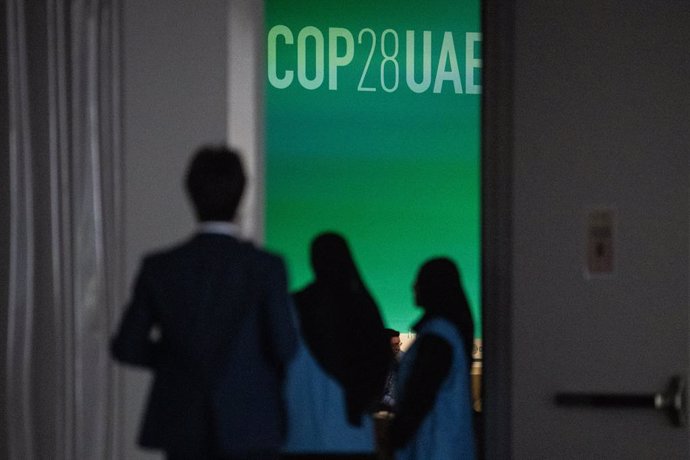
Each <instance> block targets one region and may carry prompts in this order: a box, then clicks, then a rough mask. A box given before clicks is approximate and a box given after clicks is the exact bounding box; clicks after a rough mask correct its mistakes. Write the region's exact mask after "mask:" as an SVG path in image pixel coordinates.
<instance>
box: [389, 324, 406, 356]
mask: <svg viewBox="0 0 690 460" xmlns="http://www.w3.org/2000/svg"><path fill="white" fill-rule="evenodd" d="M386 334H388V338H389V339H390V341H391V350H393V353H394V354H398V353H400V345H402V342H401V341H400V331H396V330H395V329H389V328H386Z"/></svg>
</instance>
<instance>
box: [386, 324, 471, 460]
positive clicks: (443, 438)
mask: <svg viewBox="0 0 690 460" xmlns="http://www.w3.org/2000/svg"><path fill="white" fill-rule="evenodd" d="M427 335H434V336H437V337H439V338H441V339H443V340H444V341H446V342H447V343H448V344H449V345H450V346H451V348H452V350H453V356H452V361H451V368H450V372H449V374H448V376H447V377H446V379H445V380H444V381H443V383H442V385H441V387H440V389H439V392H438V394H437V395H436V399H435V402H434V406H433V408H432V410H431V412H430V413H429V414H427V416H426V418H425V419H424V421H423V422H422V424H421V426H420V427H419V429H418V431H417V433H416V434H415V436H414V437H413V438H412V439H411V440H410V441H409V442H408V443H407V444H406V445H405V446H403V448H402V449H400V450H398V451H396V453H395V458H396V460H448V459H454V460H464V459H474V458H475V445H474V434H473V430H472V408H471V407H470V375H469V372H468V366H467V353H466V352H465V346H464V344H463V340H462V338H461V337H460V334H459V333H458V331H457V329H456V327H455V326H454V325H453V324H452V323H450V322H449V321H447V320H445V319H442V318H439V317H436V318H433V319H430V320H429V321H426V322H424V323H423V324H422V325H421V326H420V328H419V329H418V330H417V338H416V340H415V343H413V344H412V346H411V347H410V349H409V350H408V351H407V353H405V356H404V358H403V360H402V362H401V363H400V370H399V373H398V382H399V383H398V384H399V386H398V388H399V393H400V395H401V396H402V397H404V394H405V381H406V379H407V378H408V376H409V374H410V372H411V370H412V368H413V366H414V364H415V358H416V353H417V347H416V346H415V345H416V344H418V343H419V342H418V341H420V339H422V338H423V337H424V336H427Z"/></svg>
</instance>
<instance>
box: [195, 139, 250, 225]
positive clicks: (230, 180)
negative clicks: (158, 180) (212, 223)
mask: <svg viewBox="0 0 690 460" xmlns="http://www.w3.org/2000/svg"><path fill="white" fill-rule="evenodd" d="M245 181H246V178H245V175H244V170H243V168H242V162H241V161H240V156H239V154H238V153H237V152H236V151H235V150H233V149H230V148H228V147H225V146H203V147H201V148H200V149H199V150H198V151H197V152H196V154H195V155H194V157H193V158H192V161H191V162H190V163H189V167H188V169H187V177H186V180H185V185H186V188H187V193H188V194H189V198H190V199H191V200H192V203H193V205H194V210H195V211H196V215H197V218H198V220H200V221H201V222H204V221H209V220H221V221H230V220H233V219H234V218H235V213H236V212H237V207H238V205H239V203H240V199H241V198H242V192H243V191H244V184H245Z"/></svg>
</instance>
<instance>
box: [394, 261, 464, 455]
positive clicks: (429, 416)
mask: <svg viewBox="0 0 690 460" xmlns="http://www.w3.org/2000/svg"><path fill="white" fill-rule="evenodd" d="M414 294H415V303H416V304H417V305H418V306H419V307H421V308H422V309H423V310H424V316H423V317H422V319H421V320H420V321H419V322H418V323H417V324H416V325H415V326H414V330H415V332H416V334H417V336H416V339H415V342H414V343H413V344H412V346H411V347H410V349H409V350H408V351H407V353H406V354H405V357H404V358H403V360H402V362H401V364H400V370H399V374H398V375H399V380H398V406H397V413H396V416H395V418H394V419H393V421H392V422H391V427H390V441H391V445H392V446H391V447H392V450H393V452H394V455H395V458H396V459H400V460H412V459H423V460H436V459H438V460H448V459H455V460H461V459H474V458H475V455H476V450H475V441H474V434H473V427H472V405H471V393H470V366H471V360H470V356H471V350H472V349H471V343H472V339H473V335H474V334H473V326H472V315H471V313H470V310H469V304H468V302H467V298H466V296H465V292H464V290H463V287H462V284H461V281H460V273H459V271H458V268H457V266H456V265H455V263H454V262H453V261H452V260H450V259H448V258H445V257H440V258H434V259H431V260H429V261H427V262H426V263H424V264H423V265H422V267H421V268H420V270H419V273H418V275H417V279H416V281H415V284H414Z"/></svg>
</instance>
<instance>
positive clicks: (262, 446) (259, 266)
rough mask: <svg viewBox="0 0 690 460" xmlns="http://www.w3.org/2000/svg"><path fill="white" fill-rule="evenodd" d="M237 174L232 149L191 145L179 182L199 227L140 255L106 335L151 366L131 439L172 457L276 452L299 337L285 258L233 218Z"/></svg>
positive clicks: (120, 351)
mask: <svg viewBox="0 0 690 460" xmlns="http://www.w3.org/2000/svg"><path fill="white" fill-rule="evenodd" d="M244 185H245V175H244V172H243V169H242V165H241V162H240V158H239V156H238V155H237V153H235V152H234V151H231V150H229V149H228V148H225V147H204V148H201V149H200V150H199V151H198V152H197V153H196V155H195V156H194V157H193V159H192V161H191V163H190V165H189V169H188V171H187V176H186V188H187V192H188V193H189V197H190V198H191V201H192V203H193V205H194V209H195V211H196V214H197V217H198V220H199V231H198V233H197V234H196V235H194V236H193V237H192V238H191V239H189V240H187V241H185V242H182V243H181V244H179V245H177V246H175V247H172V248H170V249H166V250H162V251H160V252H155V253H153V254H150V255H148V256H147V257H145V258H144V260H143V263H142V265H141V268H140V270H139V274H138V276H137V279H136V283H135V287H134V292H133V295H132V298H131V301H130V303H129V305H128V307H127V310H126V312H125V314H124V316H123V319H122V323H121V325H120V328H119V331H118V332H117V334H116V335H115V337H114V338H113V342H112V353H113V355H114V357H115V358H116V359H117V360H119V361H122V362H124V363H128V364H133V365H138V366H145V367H148V368H150V369H152V370H153V372H154V381H153V387H152V389H151V393H150V396H149V400H148V405H147V407H146V412H145V415H144V419H143V424H142V427H141V432H140V436H139V444H140V445H141V446H143V447H149V448H156V449H162V450H164V451H165V452H166V453H167V455H168V458H170V459H209V458H210V459H215V458H238V459H240V458H241V459H269V458H276V457H277V456H278V453H277V452H278V450H279V447H280V445H281V443H282V441H283V433H284V430H285V426H284V420H283V419H282V417H281V416H280V414H281V413H282V412H283V409H284V407H283V403H282V399H281V391H282V374H283V368H284V366H285V365H286V362H287V361H288V360H289V359H290V357H291V356H292V355H293V353H294V350H295V348H296V339H297V337H296V331H295V329H294V326H293V324H294V323H293V321H292V317H291V313H290V300H289V295H288V292H287V285H286V274H285V268H284V265H283V262H282V260H281V259H280V258H279V257H277V256H274V255H271V254H269V253H267V252H264V251H262V250H260V249H257V248H256V247H254V246H253V245H252V244H250V243H247V242H242V241H240V240H239V239H238V238H237V228H236V226H235V225H234V224H232V221H233V219H234V217H235V212H236V210H237V206H238V204H239V201H240V198H241V196H242V192H243V189H244Z"/></svg>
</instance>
